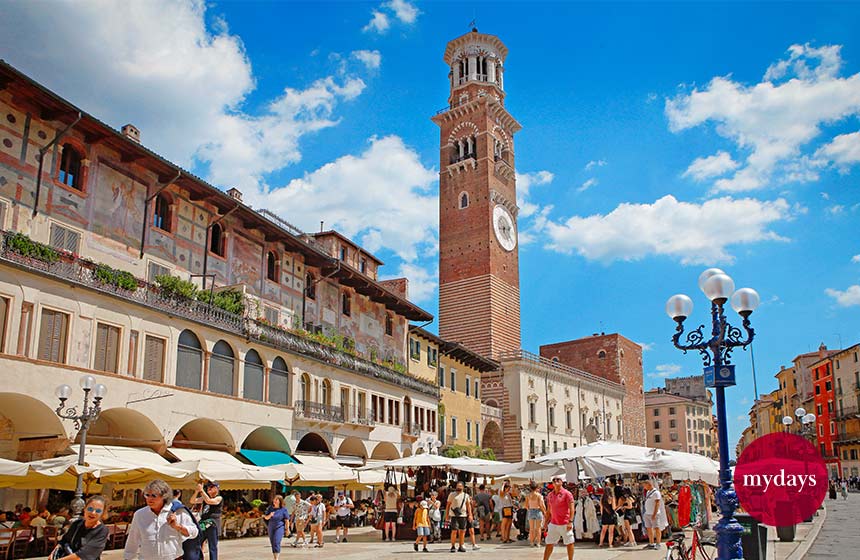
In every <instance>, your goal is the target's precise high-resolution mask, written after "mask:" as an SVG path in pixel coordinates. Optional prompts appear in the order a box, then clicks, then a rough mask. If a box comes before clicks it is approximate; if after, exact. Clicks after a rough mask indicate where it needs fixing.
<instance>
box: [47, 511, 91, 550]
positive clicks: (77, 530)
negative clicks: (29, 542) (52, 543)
mask: <svg viewBox="0 0 860 560" xmlns="http://www.w3.org/2000/svg"><path fill="white" fill-rule="evenodd" d="M83 526H84V521H83V519H81V520H80V521H78V522H77V525H76V526H75V532H74V533H73V536H72V537H71V538H70V539H68V542H66V540H67V539H66V537H65V536H64V537H63V538H62V540H60V542H59V543H57V548H56V549H54V553H53V554H52V555H51V559H50V560H59V559H60V558H65V557H66V556H69V555H70V554H74V553H75V551H74V550H72V546H71V542H72V541H73V540H75V537H77V536H78V533H80V531H81V527H83Z"/></svg>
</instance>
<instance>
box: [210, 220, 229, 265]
mask: <svg viewBox="0 0 860 560" xmlns="http://www.w3.org/2000/svg"><path fill="white" fill-rule="evenodd" d="M225 245H226V244H225V243H224V228H222V227H221V224H214V225H213V226H212V227H211V228H210V231H209V251H210V252H212V253H214V254H216V255H218V256H219V257H223V256H224V247H225Z"/></svg>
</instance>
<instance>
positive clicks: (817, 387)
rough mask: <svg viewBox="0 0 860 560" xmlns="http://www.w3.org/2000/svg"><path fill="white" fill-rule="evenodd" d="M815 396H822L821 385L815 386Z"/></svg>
mask: <svg viewBox="0 0 860 560" xmlns="http://www.w3.org/2000/svg"><path fill="white" fill-rule="evenodd" d="M815 394H816V395H820V394H821V385H816V386H815Z"/></svg>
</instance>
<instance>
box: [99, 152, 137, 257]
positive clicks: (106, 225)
mask: <svg viewBox="0 0 860 560" xmlns="http://www.w3.org/2000/svg"><path fill="white" fill-rule="evenodd" d="M96 172H97V175H96V178H95V187H94V188H93V189H91V191H90V194H91V197H92V198H93V204H94V208H93V215H92V216H93V220H92V224H93V225H92V230H93V232H95V233H96V234H99V235H104V236H107V237H111V238H113V239H116V240H119V241H123V242H125V244H126V245H129V246H135V245H138V244H140V233H141V228H142V227H143V204H144V200H145V199H146V186H144V185H143V184H141V183H139V182H138V181H136V180H134V179H133V178H131V177H129V176H128V175H126V174H124V173H121V172H119V171H117V170H116V169H113V168H112V167H109V166H108V165H106V164H105V163H104V162H103V161H100V162H99V165H98V168H97V169H96Z"/></svg>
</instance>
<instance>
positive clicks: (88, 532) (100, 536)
mask: <svg viewBox="0 0 860 560" xmlns="http://www.w3.org/2000/svg"><path fill="white" fill-rule="evenodd" d="M105 502H106V500H105V497H104V496H90V498H89V499H88V500H87V501H86V504H85V505H84V516H83V518H82V519H78V520H76V521H75V522H74V523H72V525H71V527H69V530H68V531H66V534H65V535H63V538H62V539H60V542H59V544H57V547H56V548H55V549H54V551H53V552H52V553H51V558H53V559H55V560H98V559H99V558H101V554H102V552H103V551H104V549H105V544H107V538H108V528H107V527H106V526H105V525H104V523H102V517H103V514H104V512H105Z"/></svg>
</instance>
